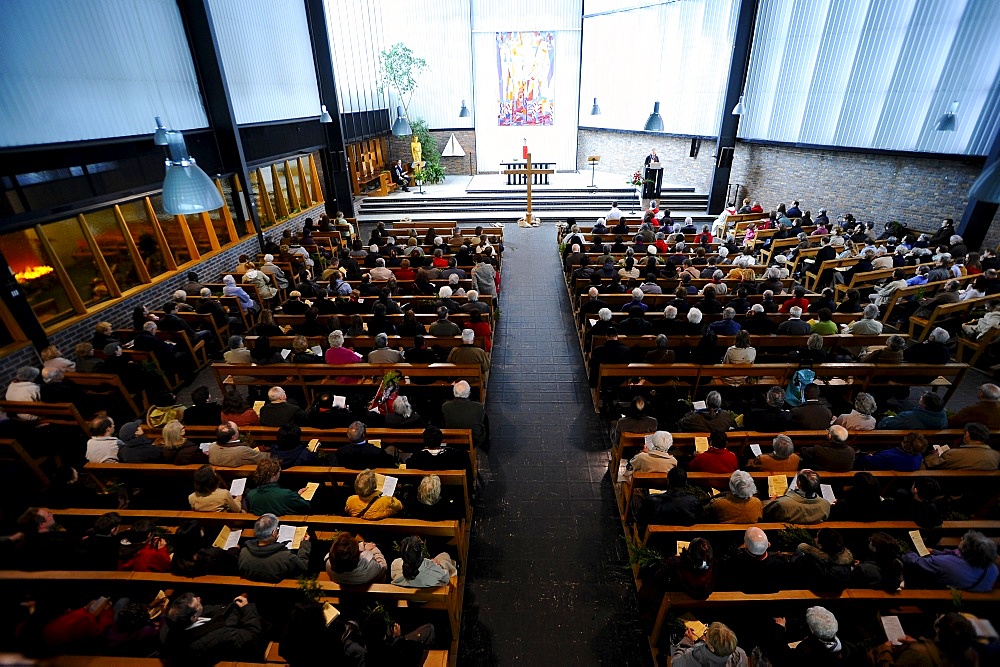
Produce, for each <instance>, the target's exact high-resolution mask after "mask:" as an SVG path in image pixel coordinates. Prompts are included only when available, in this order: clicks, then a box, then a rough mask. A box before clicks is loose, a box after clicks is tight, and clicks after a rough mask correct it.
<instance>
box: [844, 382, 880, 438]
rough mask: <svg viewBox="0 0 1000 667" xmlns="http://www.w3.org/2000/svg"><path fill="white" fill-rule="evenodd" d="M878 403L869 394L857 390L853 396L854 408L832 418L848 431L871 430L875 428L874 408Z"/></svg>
mask: <svg viewBox="0 0 1000 667" xmlns="http://www.w3.org/2000/svg"><path fill="white" fill-rule="evenodd" d="M877 408H878V405H877V404H876V403H875V398H874V397H873V396H872V395H871V394H867V393H865V392H863V391H862V392H859V393H858V395H857V396H856V397H855V398H854V409H853V410H851V411H850V412H849V413H846V414H842V415H840V416H839V417H837V418H836V419H834V420H833V423H834V424H835V425H837V426H843V427H844V428H846V429H847V430H848V431H873V430H875V418H874V417H872V415H873V414H875V410H876V409H877Z"/></svg>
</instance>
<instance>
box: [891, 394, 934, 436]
mask: <svg viewBox="0 0 1000 667" xmlns="http://www.w3.org/2000/svg"><path fill="white" fill-rule="evenodd" d="M875 428H876V429H879V430H882V431H910V430H912V431H929V430H934V429H943V428H948V415H947V414H945V411H944V403H943V402H942V401H941V397H940V396H938V395H937V394H934V393H931V392H929V391H928V392H925V393H924V394H923V395H922V396H921V397H920V403H919V404H917V407H915V408H914V409H912V410H904V411H903V412H900V413H899V414H898V415H896V416H895V417H883V418H882V419H880V420H879V422H878V424H876V425H875Z"/></svg>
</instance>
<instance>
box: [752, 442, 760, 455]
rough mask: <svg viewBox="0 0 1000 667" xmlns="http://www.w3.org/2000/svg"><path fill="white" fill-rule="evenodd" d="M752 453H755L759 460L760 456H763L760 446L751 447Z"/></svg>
mask: <svg viewBox="0 0 1000 667" xmlns="http://www.w3.org/2000/svg"><path fill="white" fill-rule="evenodd" d="M750 451H751V452H753V455H754V456H756V457H757V458H760V455H761V451H760V445H758V444H753V445H750Z"/></svg>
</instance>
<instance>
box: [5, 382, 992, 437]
mask: <svg viewBox="0 0 1000 667" xmlns="http://www.w3.org/2000/svg"><path fill="white" fill-rule="evenodd" d="M976 398H977V399H978V400H977V401H976V402H975V403H973V404H971V405H967V406H965V407H964V408H962V409H961V410H959V411H958V412H956V413H954V414H953V415H951V416H950V417H948V426H949V428H961V427H962V426H964V425H965V424H968V423H970V422H976V423H978V424H984V425H985V426H986V427H987V428H989V429H990V430H991V431H995V430H1000V387H998V386H997V385H995V384H993V383H992V382H987V383H986V384H981V385H979V389H978V391H977V392H976ZM7 400H10V399H7Z"/></svg>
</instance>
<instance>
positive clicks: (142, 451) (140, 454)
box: [118, 436, 163, 463]
mask: <svg viewBox="0 0 1000 667" xmlns="http://www.w3.org/2000/svg"><path fill="white" fill-rule="evenodd" d="M162 460H163V450H162V449H161V448H159V447H157V446H156V445H154V444H153V441H152V440H150V439H149V438H147V437H145V436H140V437H138V438H132V439H131V440H129V441H128V442H123V443H122V444H121V445H119V446H118V461H119V462H120V463H153V462H156V461H162Z"/></svg>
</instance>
